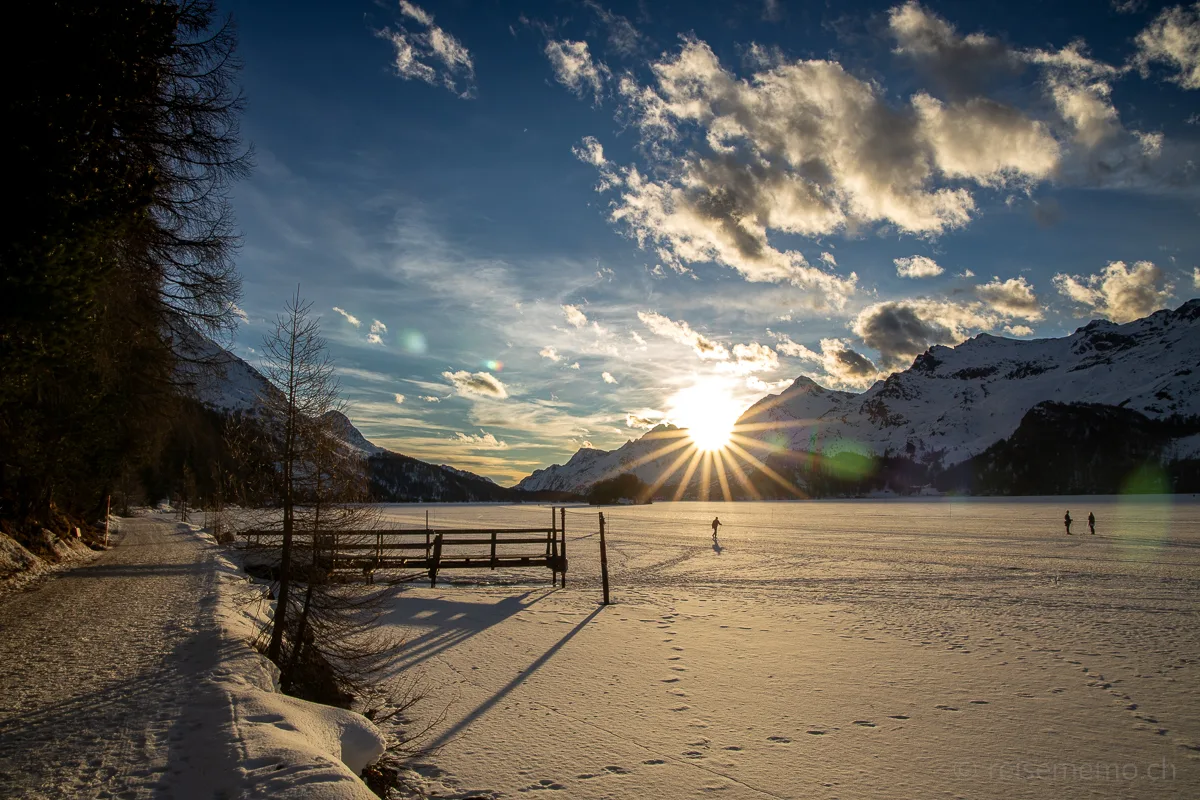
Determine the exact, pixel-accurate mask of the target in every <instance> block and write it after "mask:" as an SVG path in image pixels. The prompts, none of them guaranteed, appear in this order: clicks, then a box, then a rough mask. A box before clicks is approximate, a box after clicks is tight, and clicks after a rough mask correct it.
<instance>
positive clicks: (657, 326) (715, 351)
mask: <svg viewBox="0 0 1200 800" xmlns="http://www.w3.org/2000/svg"><path fill="white" fill-rule="evenodd" d="M638 319H640V320H641V321H642V324H643V325H645V326H646V327H647V328H648V329H649V330H650V332H651V333H653V334H655V335H657V336H662V337H663V338H665V339H671V340H673V341H676V342H679V343H680V344H684V345H687V346H688V347H690V348H692V349H693V350H694V351H695V352H696V355H697V356H699V357H700V358H701V359H704V360H707V361H725V360H727V359H728V358H729V350H728V348H726V347H725V345H723V344H721V343H719V342H715V341H713V340H712V339H709V338H708V337H707V336H704V335H703V334H700V333H698V332H696V331H694V330H692V326H691V325H688V324H687V322H685V321H683V320H680V321H679V322H676V321H674V320H672V319H670V318H668V317H664V316H663V315H662V314H658V313H656V312H654V311H639V312H638Z"/></svg>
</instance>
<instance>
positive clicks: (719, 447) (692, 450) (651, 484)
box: [603, 378, 823, 501]
mask: <svg viewBox="0 0 1200 800" xmlns="http://www.w3.org/2000/svg"><path fill="white" fill-rule="evenodd" d="M668 405H669V408H670V412H669V416H668V419H669V420H670V421H671V422H672V423H674V425H666V426H662V427H659V428H655V429H654V430H652V431H651V432H649V433H647V434H646V435H645V437H643V441H646V442H648V443H649V444H651V445H652V447H651V449H650V450H649V451H648V452H646V453H644V454H643V455H642V456H641V457H639V458H637V459H635V460H632V461H627V462H624V463H622V464H620V465H618V466H616V467H614V468H613V469H612V470H611V471H610V472H609V473H608V474H606V475H604V476H603V477H604V478H613V477H616V476H618V475H620V474H622V473H626V472H634V471H637V472H638V474H639V475H640V477H642V478H643V480H645V482H646V483H647V484H648V488H647V491H646V497H645V498H644V499H651V498H654V497H660V498H666V499H671V500H683V499H685V498H688V499H692V498H694V499H699V500H710V499H711V500H717V499H722V500H726V501H728V500H733V499H735V491H736V492H737V496H739V497H747V498H753V499H756V500H758V499H762V497H763V493H764V492H768V493H770V494H771V495H772V496H779V495H780V494H782V495H783V496H786V497H793V498H805V497H808V493H807V492H806V491H805V490H804V489H803V488H801V487H800V486H797V485H796V484H795V483H794V482H793V480H791V479H789V477H788V475H789V474H790V473H793V472H794V471H795V470H794V469H792V468H791V467H794V468H798V469H801V470H805V471H811V470H812V469H813V468H814V467H816V466H818V465H819V464H820V462H821V461H822V460H823V458H822V456H821V455H820V453H819V452H809V453H805V454H804V455H803V458H798V457H797V454H794V453H792V452H791V448H790V447H789V446H788V444H787V439H789V438H790V437H789V436H788V435H787V434H788V432H789V431H798V430H805V431H807V432H808V434H807V435H806V437H805V438H811V442H810V443H811V444H812V445H814V447H811V448H810V450H813V451H815V450H816V447H815V445H816V444H817V438H818V432H817V431H818V425H819V421H818V420H815V419H789V418H782V419H781V418H779V417H786V416H787V415H785V414H773V413H770V412H771V410H772V409H774V408H775V407H776V405H777V402H776V403H773V402H771V399H770V398H769V399H768V400H767V401H765V402H763V403H761V404H760V405H759V407H758V408H756V409H755V411H754V412H753V413H751V414H749V415H746V414H744V413H743V409H742V406H741V405H740V404H739V403H738V402H737V401H736V400H735V399H734V398H733V397H732V395H731V394H730V392H729V390H728V385H727V384H725V383H723V382H721V381H720V379H719V378H702V379H697V381H696V382H695V383H694V384H693V385H691V386H689V387H687V388H685V389H682V390H680V391H679V392H677V393H676V394H675V395H674V396H673V397H672V398H671V400H670V401H669V403H668ZM676 426H677V427H676ZM772 455H776V456H777V457H776V458H775V459H771V458H770V457H771V456H772ZM768 461H770V462H771V463H768ZM781 461H782V463H780V462H781ZM648 465H650V466H652V467H653V471H652V472H650V474H647V469H646V467H647V466H648Z"/></svg>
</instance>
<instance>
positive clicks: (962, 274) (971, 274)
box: [958, 269, 975, 278]
mask: <svg viewBox="0 0 1200 800" xmlns="http://www.w3.org/2000/svg"><path fill="white" fill-rule="evenodd" d="M958 277H960V278H974V277H975V273H974V272H971V270H969V269H964V270H963V271H962V272H960V273H958Z"/></svg>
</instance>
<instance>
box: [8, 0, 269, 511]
mask: <svg viewBox="0 0 1200 800" xmlns="http://www.w3.org/2000/svg"><path fill="white" fill-rule="evenodd" d="M9 13H10V15H11V17H12V18H13V19H20V20H21V27H20V33H19V35H16V34H15V32H14V35H13V36H11V37H9V38H10V41H9V42H7V43H6V47H5V50H6V56H7V57H8V58H9V59H10V67H12V66H13V65H19V70H18V69H11V68H10V70H9V74H10V75H12V76H13V77H14V79H13V80H11V81H10V82H9V85H8V87H7V88H6V89H5V92H4V100H3V103H4V111H5V113H4V119H5V125H4V132H3V134H0V135H2V136H3V137H4V138H3V146H4V152H5V153H6V154H7V155H8V156H9V157H8V160H7V166H6V170H5V188H6V192H7V194H8V195H9V196H10V197H12V198H14V199H15V200H16V202H15V203H10V204H9V206H8V208H6V211H5V214H4V215H3V217H0V365H3V372H4V377H3V380H2V381H0V522H2V523H3V524H4V525H5V526H7V527H9V528H11V529H12V530H14V531H16V532H18V533H19V532H20V531H21V530H26V529H30V528H33V527H35V526H41V525H49V526H50V527H56V525H55V522H56V520H58V519H59V518H60V517H62V516H63V515H65V516H66V517H71V518H78V517H80V516H88V515H91V514H95V513H98V512H99V510H100V509H102V508H103V502H104V500H103V499H104V496H105V495H106V494H107V493H108V492H109V491H110V490H111V489H112V488H113V487H114V486H115V485H116V484H118V483H121V482H122V481H124V480H128V479H129V478H130V476H132V475H137V474H139V473H140V472H141V471H142V470H143V469H144V468H147V467H149V466H152V465H154V464H156V463H157V462H158V461H159V460H160V458H161V455H160V454H161V453H162V452H163V450H162V448H163V447H164V445H166V444H167V443H168V440H169V439H171V437H172V436H173V433H172V427H173V420H174V419H175V417H176V415H177V414H178V413H179V412H180V406H179V403H180V402H181V401H180V400H179V399H178V393H177V392H176V386H175V385H174V383H175V381H174V377H175V375H176V370H175V362H176V360H177V354H176V353H175V352H174V351H173V349H172V347H171V343H172V341H173V340H174V339H175V338H176V337H175V335H174V334H175V333H177V332H180V331H183V330H187V329H190V328H196V329H200V330H205V331H208V332H209V333H214V332H220V331H222V330H228V329H229V328H231V327H232V324H233V321H234V316H233V309H234V307H235V306H234V303H235V302H236V300H237V299H238V294H239V280H238V276H237V273H236V271H235V270H234V267H233V261H232V257H233V252H234V248H235V245H236V236H235V232H234V229H233V222H232V218H231V215H230V213H229V206H228V194H227V192H228V188H229V186H230V184H231V182H232V181H234V180H235V179H237V178H238V177H240V176H241V175H243V174H244V173H245V171H246V169H247V167H248V160H247V154H246V150H245V149H244V148H243V146H242V145H241V143H240V139H239V134H238V119H239V115H240V112H241V99H240V96H239V93H238V90H237V87H236V85H235V83H234V80H235V77H236V70H237V62H236V60H234V59H233V57H232V56H233V51H234V44H235V41H234V36H233V30H232V28H231V27H230V26H229V25H228V24H227V23H226V22H225V21H223V20H222V19H221V18H220V17H219V16H218V15H217V13H216V12H215V9H214V8H213V6H212V5H211V4H210V3H208V2H205V1H204V0H198V1H196V0H177V1H175V2H171V1H169V0H162V1H161V2H147V1H145V0H112V2H104V3H83V2H18V3H16V4H15V5H11V6H10V7H9ZM18 73H19V78H18V77H17V76H18Z"/></svg>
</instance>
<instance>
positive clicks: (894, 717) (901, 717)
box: [888, 714, 908, 719]
mask: <svg viewBox="0 0 1200 800" xmlns="http://www.w3.org/2000/svg"><path fill="white" fill-rule="evenodd" d="M888 719H908V715H907V714H892V715H890V716H889V717H888Z"/></svg>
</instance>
